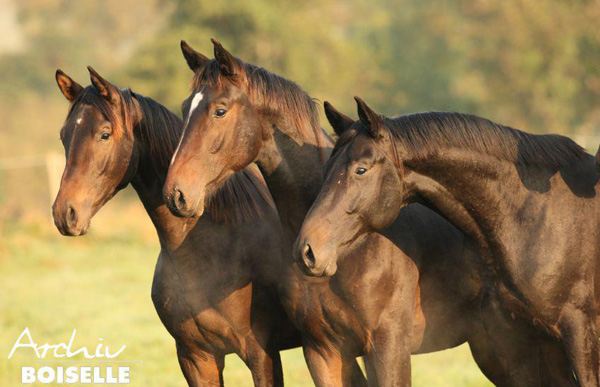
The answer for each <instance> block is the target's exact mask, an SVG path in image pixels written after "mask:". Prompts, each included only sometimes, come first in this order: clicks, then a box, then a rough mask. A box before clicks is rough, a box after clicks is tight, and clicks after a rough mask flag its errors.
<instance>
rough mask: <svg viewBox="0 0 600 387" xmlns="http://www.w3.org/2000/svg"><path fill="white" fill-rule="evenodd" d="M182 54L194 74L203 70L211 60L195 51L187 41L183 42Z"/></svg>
mask: <svg viewBox="0 0 600 387" xmlns="http://www.w3.org/2000/svg"><path fill="white" fill-rule="evenodd" d="M181 52H183V57H184V58H185V61H186V62H187V64H188V66H189V67H190V69H191V70H192V71H193V72H196V71H197V70H199V69H201V68H202V67H204V65H206V63H207V62H208V61H209V60H210V59H208V58H207V57H205V56H204V55H202V54H200V53H199V52H198V51H196V50H194V49H193V48H192V47H191V46H190V45H189V44H187V42H186V41H185V40H182V41H181Z"/></svg>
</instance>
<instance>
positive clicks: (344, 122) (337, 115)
mask: <svg viewBox="0 0 600 387" xmlns="http://www.w3.org/2000/svg"><path fill="white" fill-rule="evenodd" d="M323 107H324V108H325V115H326V116H327V121H329V123H330V124H331V126H332V127H333V130H334V131H335V134H337V135H338V136H341V135H342V134H344V132H345V131H346V130H348V129H350V127H351V126H352V124H354V120H353V119H352V118H350V117H348V116H347V115H345V114H344V113H341V112H340V111H338V110H337V109H336V108H334V107H333V105H332V104H330V103H329V102H328V101H325V102H323Z"/></svg>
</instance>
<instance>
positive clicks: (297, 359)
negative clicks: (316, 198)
mask: <svg viewBox="0 0 600 387" xmlns="http://www.w3.org/2000/svg"><path fill="white" fill-rule="evenodd" d="M134 214H136V215H135V216H132V215H131V214H130V213H127V212H121V213H118V214H112V215H110V216H109V218H106V215H105V216H104V218H102V216H99V218H100V219H99V220H98V221H95V223H94V224H93V226H92V228H93V229H94V227H95V226H98V223H100V225H99V227H97V228H96V229H97V230H98V231H93V232H92V233H91V235H88V236H86V237H82V238H64V237H60V236H58V233H57V232H56V231H55V230H53V229H50V225H49V224H38V225H34V226H23V225H19V226H15V225H6V226H5V227H4V230H3V235H2V238H1V239H0V272H1V273H2V275H1V277H0V292H1V293H0V294H1V296H0V348H1V353H0V355H1V356H0V386H16V385H20V369H21V366H23V365H38V366H39V363H37V364H36V363H35V362H34V355H33V354H32V352H30V351H29V350H27V349H22V350H19V351H17V353H16V354H15V355H14V356H13V358H11V359H7V356H8V353H9V351H10V349H11V348H12V346H13V344H14V342H15V340H16V339H17V337H18V336H19V334H20V333H21V332H22V331H23V329H24V328H25V327H29V329H30V331H31V333H32V336H33V339H34V340H35V341H36V342H37V343H38V344H42V343H46V342H48V343H50V344H52V343H57V342H67V341H68V339H69V337H70V335H71V332H72V330H73V329H74V328H76V329H77V338H76V340H75V344H76V345H79V346H83V345H85V346H87V347H90V348H93V347H95V345H97V343H98V338H99V337H101V338H103V339H104V341H103V342H104V343H105V345H108V346H109V347H110V348H111V349H112V350H113V351H115V350H116V349H118V348H119V347H121V346H122V345H124V344H126V345H127V348H126V349H125V350H124V352H123V353H122V354H121V355H120V356H119V360H138V361H142V362H141V363H133V364H131V375H132V376H131V380H132V383H131V385H133V386H161V387H163V386H183V385H185V382H184V379H183V377H182V375H181V372H180V371H179V366H178V364H177V360H176V356H175V350H174V344H173V339H172V338H171V336H170V335H169V334H168V333H167V331H166V330H165V329H164V328H163V326H162V324H161V322H160V321H159V319H158V317H157V315H156V313H155V311H154V307H153V305H152V301H151V299H150V286H151V282H152V273H153V270H154V263H155V261H156V257H157V254H158V244H157V243H156V242H155V241H154V239H155V237H154V236H153V235H152V231H151V228H150V226H149V225H148V224H145V223H144V224H143V225H142V227H138V225H139V220H136V221H135V222H136V225H135V226H132V225H131V224H130V223H131V222H130V221H129V219H131V218H135V217H142V216H145V214H141V212H139V211H137V210H136V211H134ZM138 219H139V218H138ZM103 222H104V223H103ZM115 224H116V225H117V226H113V225H115ZM140 229H141V231H140ZM132 230H134V231H132ZM135 230H136V231H135ZM283 364H284V372H285V378H286V381H287V384H288V385H290V386H312V385H313V384H312V381H311V379H310V376H309V374H308V370H307V368H306V365H305V363H304V359H303V357H302V351H301V350H299V349H294V350H290V351H286V352H284V353H283ZM225 380H226V382H227V384H228V385H229V386H247V385H250V384H251V383H250V373H249V371H248V370H247V369H246V367H245V366H244V365H243V363H242V362H241V361H240V360H239V359H238V358H236V357H235V356H228V357H227V359H226V367H225ZM413 381H414V385H415V386H428V387H431V386H487V385H489V383H488V382H486V380H485V378H484V377H483V375H482V374H481V372H480V371H479V370H478V369H477V367H476V366H475V364H474V362H473V360H472V359H471V356H470V353H469V351H468V348H467V347H464V346H462V347H459V348H457V349H453V350H450V351H444V352H439V353H435V354H431V355H419V356H414V357H413Z"/></svg>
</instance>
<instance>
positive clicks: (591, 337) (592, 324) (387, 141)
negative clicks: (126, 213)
mask: <svg viewBox="0 0 600 387" xmlns="http://www.w3.org/2000/svg"><path fill="white" fill-rule="evenodd" d="M355 98H356V102H357V110H358V116H359V120H358V121H356V122H355V121H354V120H351V119H348V120H345V119H341V118H340V119H338V120H337V122H338V124H339V125H338V129H337V131H338V132H339V133H340V134H341V135H340V138H339V140H338V142H337V144H336V146H335V148H334V150H333V155H332V156H331V159H330V162H329V164H328V166H327V172H326V178H325V182H324V184H323V188H322V191H321V192H320V194H319V196H318V197H317V199H316V201H315V203H314V205H313V207H312V208H311V210H310V212H309V214H308V215H307V217H306V219H305V222H304V225H303V227H302V231H301V232H300V234H299V236H298V241H297V245H296V247H297V248H296V254H298V256H306V255H307V254H309V255H310V257H309V258H308V259H309V260H310V261H311V267H328V266H331V265H332V264H333V263H332V262H333V261H335V260H337V259H338V258H337V255H338V250H343V249H344V248H346V246H347V245H352V244H354V243H360V240H361V239H362V238H364V237H365V236H366V235H368V234H369V233H371V232H372V231H373V230H381V229H385V227H387V226H388V225H389V224H391V223H392V222H393V221H394V220H395V219H396V217H397V215H398V212H399V211H400V210H401V209H402V208H404V207H405V206H406V205H408V204H409V203H415V202H418V203H422V204H424V205H426V206H428V207H429V208H431V209H433V210H434V211H436V212H438V213H439V214H441V215H442V216H444V217H445V218H446V219H448V220H449V221H451V222H452V223H453V224H455V225H456V226H457V227H458V228H460V229H461V230H463V231H464V233H465V234H466V235H468V236H469V239H470V240H472V241H474V243H476V244H477V245H478V246H479V247H480V249H481V252H482V254H481V262H480V264H481V267H482V268H483V269H484V270H485V271H484V272H483V273H484V274H486V278H487V280H486V281H485V282H483V283H482V285H483V287H484V288H483V291H482V294H481V308H482V310H489V311H491V312H495V313H496V315H497V316H498V318H499V320H498V321H500V322H502V321H504V324H506V325H510V324H512V323H513V322H518V323H519V324H520V325H521V326H522V328H523V329H524V332H529V333H528V335H530V336H534V335H535V336H537V337H538V342H540V343H541V345H542V346H543V351H546V352H548V351H552V352H553V354H554V359H555V361H556V362H557V363H558V364H559V365H561V364H562V366H561V367H562V368H563V369H564V368H565V367H568V368H567V370H572V372H574V374H575V377H576V380H573V379H572V378H569V379H566V380H565V383H569V384H571V385H573V384H577V385H580V386H598V385H599V384H600V380H599V377H598V368H599V363H598V335H597V325H598V322H597V310H598V305H599V304H600V302H599V297H598V296H597V295H596V294H597V291H596V288H597V286H598V285H599V284H600V282H599V280H600V270H599V267H598V266H599V265H598V264H597V261H598V258H599V254H600V234H599V231H598V225H599V224H600V222H599V221H600V211H599V210H600V199H599V198H598V195H597V192H598V181H599V179H598V176H597V174H596V166H597V159H596V160H595V159H594V157H593V156H591V155H589V154H587V153H586V152H585V151H584V149H583V148H581V147H580V146H579V145H577V144H576V143H575V142H573V141H572V140H571V139H569V138H567V137H564V136H559V135H533V134H530V133H526V132H523V131H520V130H517V129H514V128H510V127H507V126H503V125H499V124H496V123H494V122H492V121H489V120H487V119H484V118H480V117H476V116H472V115H467V114H460V113H444V112H428V113H417V114H409V115H403V116H399V117H397V118H387V117H385V116H382V115H379V114H377V113H376V112H375V111H373V110H372V109H371V108H370V107H369V106H368V105H367V104H366V103H365V102H364V101H363V100H361V99H360V98H358V97H355ZM327 224H335V225H336V227H335V228H330V227H325V226H324V225H327ZM301 261H302V260H301ZM505 340H506V341H507V342H508V344H509V345H513V344H516V345H518V343H512V342H511V341H513V339H512V337H506V338H505Z"/></svg>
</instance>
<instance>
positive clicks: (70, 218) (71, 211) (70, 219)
mask: <svg viewBox="0 0 600 387" xmlns="http://www.w3.org/2000/svg"><path fill="white" fill-rule="evenodd" d="M76 223H77V211H75V208H74V207H73V206H71V205H69V207H67V225H69V226H70V227H72V226H74V225H75V224H76Z"/></svg>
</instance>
